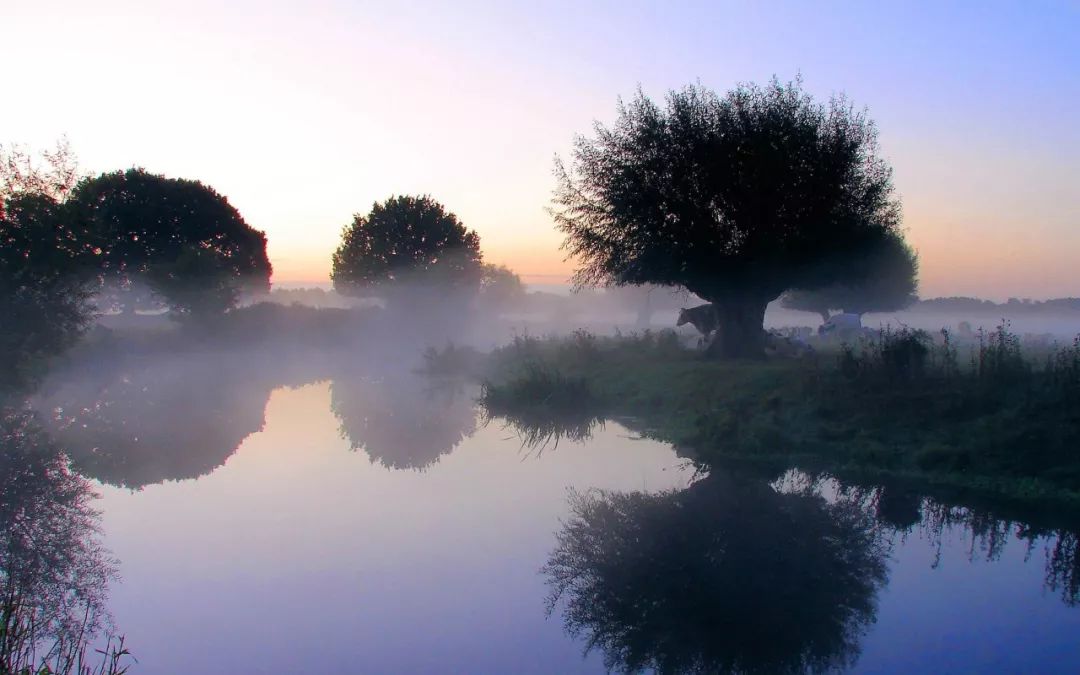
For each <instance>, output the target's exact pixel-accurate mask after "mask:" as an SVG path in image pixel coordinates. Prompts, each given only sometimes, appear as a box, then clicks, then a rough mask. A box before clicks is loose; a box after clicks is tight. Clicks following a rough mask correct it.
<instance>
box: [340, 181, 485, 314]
mask: <svg viewBox="0 0 1080 675" xmlns="http://www.w3.org/2000/svg"><path fill="white" fill-rule="evenodd" d="M330 276H331V278H332V279H333V282H334V290H336V291H337V292H338V293H341V294H343V295H367V294H386V293H391V294H392V293H393V292H394V291H395V290H401V289H403V288H406V287H410V286H416V285H420V284H427V285H430V286H431V287H432V288H435V289H438V291H439V293H442V294H444V297H445V294H449V293H452V292H453V291H455V290H457V291H468V292H469V293H470V294H471V293H472V292H475V290H476V289H477V287H478V286H479V284H480V283H481V280H482V277H483V269H482V267H481V255H480V237H479V235H477V234H476V232H475V231H473V230H468V229H466V227H465V226H464V225H463V224H462V223H461V222H460V221H459V220H458V219H457V216H455V215H454V214H453V213H450V212H448V211H447V210H446V209H445V208H444V207H443V205H442V204H440V203H438V202H436V201H435V200H433V199H432V198H431V197H428V196H422V197H408V196H402V197H391V198H389V199H387V200H386V201H385V202H383V203H381V204H379V203H376V204H374V205H373V206H372V207H371V211H370V212H369V213H368V215H366V216H363V215H360V214H356V215H355V216H354V217H353V221H352V223H350V224H349V225H347V226H346V227H345V228H344V230H343V231H342V235H341V245H340V246H339V247H338V248H337V250H336V251H335V252H334V255H333V269H332V271H331V274H330Z"/></svg>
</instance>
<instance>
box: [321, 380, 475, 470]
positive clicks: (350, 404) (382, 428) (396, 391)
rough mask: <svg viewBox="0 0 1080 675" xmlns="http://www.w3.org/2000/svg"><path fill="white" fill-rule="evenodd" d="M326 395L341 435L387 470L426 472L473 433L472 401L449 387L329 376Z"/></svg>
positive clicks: (442, 384) (419, 381)
mask: <svg viewBox="0 0 1080 675" xmlns="http://www.w3.org/2000/svg"><path fill="white" fill-rule="evenodd" d="M330 392H331V408H332V410H333V412H334V415H335V416H336V417H337V419H338V421H339V422H340V425H341V426H340V431H341V435H342V437H343V438H345V439H346V440H348V442H349V445H350V446H351V447H352V449H353V450H363V451H364V452H366V453H367V455H368V457H369V458H370V459H371V461H373V462H376V463H378V464H380V465H382V466H384V467H386V468H388V469H415V470H423V469H426V468H428V467H430V466H431V465H433V464H435V463H436V462H437V461H439V458H440V457H442V456H443V455H446V454H449V453H450V452H452V451H453V450H454V448H456V447H457V446H458V444H459V443H461V442H462V441H463V440H465V439H466V438H469V437H470V436H472V435H473V434H474V433H476V409H475V407H474V405H473V400H472V398H471V396H469V395H468V392H466V391H465V389H464V388H463V387H461V386H459V385H455V384H454V383H447V382H432V381H430V380H427V379H426V378H424V377H421V376H419V375H415V374H413V373H409V372H396V373H395V372H382V373H378V374H372V373H371V372H369V371H354V372H351V373H350V372H343V373H338V374H335V376H334V379H333V383H332V384H331V388H330Z"/></svg>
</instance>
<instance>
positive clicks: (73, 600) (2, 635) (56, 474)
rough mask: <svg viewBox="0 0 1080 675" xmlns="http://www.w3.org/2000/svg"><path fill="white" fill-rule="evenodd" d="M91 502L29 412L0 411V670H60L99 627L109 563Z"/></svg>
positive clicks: (104, 618) (85, 486)
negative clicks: (43, 668) (0, 413)
mask: <svg viewBox="0 0 1080 675" xmlns="http://www.w3.org/2000/svg"><path fill="white" fill-rule="evenodd" d="M94 497H95V495H94V493H93V492H92V491H91V488H90V483H89V482H88V481H87V480H86V479H84V478H82V477H80V476H78V475H76V474H74V473H72V472H71V471H70V470H69V469H68V465H67V460H66V458H65V457H64V456H63V455H62V454H61V453H60V451H59V450H58V448H57V447H56V446H54V445H53V444H52V442H51V440H50V439H49V438H48V437H47V435H46V434H45V432H44V431H43V430H42V429H41V427H40V426H39V425H38V423H37V420H36V419H35V417H34V416H33V415H32V414H30V413H28V412H25V411H21V410H19V411H11V410H7V411H4V412H3V414H2V418H0V604H2V606H0V672H22V669H23V668H27V667H32V668H33V672H38V669H39V667H40V665H41V664H43V663H46V664H48V665H49V666H50V668H51V672H68V671H69V670H71V668H72V667H73V664H75V662H76V660H77V659H78V657H79V652H80V651H81V650H83V649H84V648H85V646H86V644H87V642H90V641H92V640H94V638H95V636H96V635H97V634H98V633H99V632H100V630H101V629H102V628H106V627H107V626H108V623H109V617H108V613H107V610H106V608H105V599H106V592H107V585H108V582H109V580H110V579H111V578H112V577H113V576H114V575H115V568H116V564H115V562H114V561H113V560H112V559H111V557H110V556H109V554H108V553H107V551H105V549H104V548H102V546H101V544H100V543H99V538H98V521H99V516H98V514H97V512H96V511H95V510H94V509H93V508H92V501H93V499H94ZM26 672H30V671H29V670H28V671H26ZM42 672H45V671H42Z"/></svg>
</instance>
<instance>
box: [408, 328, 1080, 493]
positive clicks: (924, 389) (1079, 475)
mask: <svg viewBox="0 0 1080 675" xmlns="http://www.w3.org/2000/svg"><path fill="white" fill-rule="evenodd" d="M455 352H456V353H455ZM451 361H453V362H457V363H468V364H469V367H470V369H471V372H472V374H473V375H474V376H475V377H479V378H480V379H482V380H483V381H484V382H485V385H484V396H483V401H482V402H483V403H485V405H486V406H487V407H488V409H489V412H490V414H493V415H497V416H501V417H506V418H508V419H510V421H511V422H512V423H515V424H516V423H517V421H519V420H521V419H526V418H527V419H528V420H529V424H528V425H524V427H523V428H524V429H525V431H526V440H528V437H529V433H528V432H529V429H530V428H532V429H541V428H543V425H542V424H541V421H546V423H547V424H548V428H547V430H546V431H545V434H546V435H550V433H551V425H553V424H556V425H557V422H558V415H556V414H552V413H551V411H552V410H556V412H559V411H560V410H561V411H562V412H561V413H559V414H565V411H573V412H574V414H575V415H576V416H577V417H578V418H587V417H589V415H603V416H607V417H618V418H628V422H629V424H630V426H633V427H635V428H637V429H639V430H641V431H642V432H643V433H645V434H646V435H648V436H651V437H654V438H657V439H660V440H664V441H667V442H671V443H673V444H675V445H676V446H678V447H679V449H680V451H681V452H683V453H684V454H687V455H688V456H690V457H692V458H694V459H695V460H697V461H699V462H701V463H703V464H706V465H707V464H709V463H710V462H715V461H718V460H731V459H739V460H755V461H782V462H785V463H787V464H789V465H802V466H808V467H811V466H812V467H813V468H815V469H826V470H830V471H834V472H837V473H844V472H847V473H852V474H859V475H862V476H874V475H877V476H882V477H889V478H891V479H896V478H903V479H905V480H917V481H922V482H925V483H928V484H933V485H940V486H949V487H952V488H964V489H969V490H975V491H979V492H987V493H994V494H999V495H1003V496H1009V497H1012V498H1019V499H1042V498H1046V497H1053V498H1055V499H1062V500H1067V501H1069V502H1073V503H1076V504H1078V505H1080V445H1078V443H1077V439H1078V438H1080V405H1078V404H1080V346H1078V345H1077V344H1073V345H1067V346H1063V347H1059V348H1055V349H1052V350H1044V351H1042V352H1040V353H1039V354H1037V355H1033V354H1025V353H1024V352H1023V351H1022V350H1021V347H1020V344H1019V341H1018V340H1017V339H1016V338H1015V336H1013V335H1012V334H1010V333H1009V332H1008V330H1007V328H1005V327H1002V328H1001V329H999V330H998V331H994V332H991V333H988V334H984V335H981V336H980V337H979V340H978V341H977V342H975V343H974V344H972V345H968V346H964V347H962V348H957V347H956V346H955V345H954V344H953V343H952V342H951V340H950V339H949V338H948V336H944V338H942V337H938V338H937V339H936V340H935V339H931V336H929V335H927V334H926V333H922V332H918V331H909V330H900V331H887V332H886V333H885V334H884V335H883V336H882V337H881V338H879V339H876V340H873V341H866V342H863V343H861V344H859V345H855V346H851V347H847V346H845V347H842V348H838V349H836V350H834V351H832V352H828V353H819V355H818V357H817V358H816V359H811V360H803V361H792V360H775V361H760V362H715V361H706V360H703V359H702V358H701V357H700V356H699V355H698V354H697V353H695V352H692V351H687V350H684V349H681V348H680V346H679V344H678V342H677V340H676V339H675V336H674V335H672V334H670V333H657V334H650V333H646V334H644V335H638V336H621V337H611V338H603V337H597V336H593V335H590V334H587V333H577V334H575V335H573V336H571V337H568V338H560V339H555V338H550V339H537V338H529V337H519V338H517V339H516V340H515V341H514V342H513V343H512V344H510V345H508V346H506V347H503V348H501V349H498V350H495V351H494V352H492V353H491V354H488V355H484V356H482V357H478V356H476V355H469V356H467V355H466V354H463V353H462V351H461V350H453V349H448V350H443V351H441V352H437V353H430V354H429V355H428V362H429V364H431V365H432V367H433V368H437V367H438V366H439V364H441V363H442V364H445V363H447V362H451ZM563 385H565V387H566V390H565V391H561V390H560V387H561V386H563ZM541 389H542V390H543V395H542V396H541V395H538V394H537V392H538V391H540V390H541ZM563 399H565V401H564V402H562V403H560V401H562V400H563ZM552 420H554V422H553V421H552ZM543 435H544V434H542V436H543ZM578 435H580V434H578Z"/></svg>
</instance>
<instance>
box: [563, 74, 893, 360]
mask: <svg viewBox="0 0 1080 675" xmlns="http://www.w3.org/2000/svg"><path fill="white" fill-rule="evenodd" d="M556 175H557V177H558V187H557V189H556V192H555V198H554V202H555V208H554V209H553V214H554V217H555V221H556V224H557V225H558V227H559V228H560V229H561V230H562V231H563V232H564V233H565V234H566V241H565V244H564V246H565V248H566V250H567V251H568V252H569V253H570V255H571V256H572V257H573V258H575V259H576V260H577V261H578V262H579V265H580V267H579V269H578V270H577V272H576V275H575V282H576V283H577V284H578V285H586V284H596V283H599V284H615V285H623V284H634V285H636V284H645V283H653V284H660V285H669V286H682V287H685V288H687V289H688V290H690V291H692V292H693V293H695V294H697V295H699V296H700V297H702V298H704V299H705V300H707V301H708V302H710V303H712V305H713V307H714V309H715V311H716V312H717V315H718V319H719V322H720V326H721V330H720V331H718V337H717V339H716V340H715V341H714V343H713V345H712V346H711V347H710V350H711V351H712V352H713V353H716V354H721V355H725V356H758V355H760V354H761V352H762V344H763V335H762V332H763V331H762V323H763V319H764V314H765V306H766V305H767V304H768V303H769V302H770V301H771V300H774V299H775V298H777V297H778V296H779V295H780V294H781V293H783V292H784V291H786V290H788V289H790V288H795V287H804V288H817V287H820V286H825V285H828V284H830V283H832V282H834V281H835V280H837V279H838V278H839V273H841V272H842V271H843V264H842V261H843V260H844V259H845V258H848V257H850V256H851V255H854V254H855V253H856V252H858V251H859V250H861V249H862V248H863V247H864V246H866V245H867V244H868V242H871V241H873V240H875V239H876V238H878V237H880V236H882V235H883V234H884V233H887V232H892V231H895V230H896V229H897V228H898V225H899V221H900V209H899V204H898V201H897V199H896V198H895V196H894V194H893V185H892V174H891V169H890V168H889V166H888V165H887V163H886V162H885V161H883V160H882V159H881V158H880V157H879V156H878V150H877V132H876V130H875V127H874V125H873V123H872V122H871V121H870V119H869V118H868V117H867V116H866V114H865V113H863V112H859V111H856V110H854V109H853V108H852V106H851V105H850V104H849V103H848V102H847V101H846V100H845V99H844V98H842V97H837V98H833V99H832V100H830V101H829V102H828V103H827V104H821V103H817V102H815V101H814V100H813V99H812V98H811V97H810V96H809V95H808V94H807V93H806V92H805V91H804V90H803V88H802V84H801V82H800V81H798V80H796V81H795V82H790V83H786V84H785V83H781V82H779V81H777V80H775V79H774V80H773V81H771V82H770V83H769V84H768V85H766V86H763V87H762V86H757V85H753V84H745V85H740V86H738V87H736V88H735V89H733V90H731V91H730V92H728V93H727V94H725V95H724V96H718V95H717V94H715V93H714V92H712V91H709V90H707V89H705V88H703V87H701V86H700V85H697V86H689V87H686V88H684V89H682V90H679V91H672V92H670V93H669V95H668V97H667V101H666V104H665V105H664V106H663V107H661V106H659V105H657V104H656V103H654V102H653V101H651V100H650V99H649V98H647V97H646V96H645V95H644V94H642V93H640V92H639V93H638V94H637V95H636V96H635V98H634V99H633V100H632V101H630V102H629V103H628V104H622V103H621V104H620V106H619V111H618V119H617V121H616V122H615V124H614V125H613V126H611V127H605V126H603V125H601V124H599V123H597V125H596V128H595V136H594V137H592V138H586V137H579V138H578V139H577V141H576V144H575V149H574V151H573V156H572V164H571V166H570V167H566V166H564V165H563V164H562V163H561V162H558V163H557V165H556ZM828 261H833V262H834V263H835V264H831V265H830V264H823V263H826V262H828Z"/></svg>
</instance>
